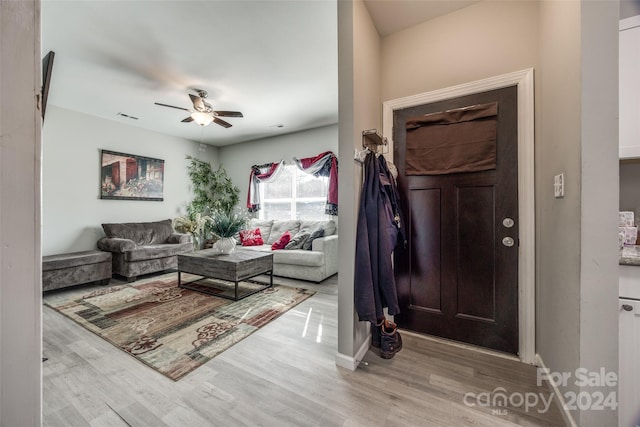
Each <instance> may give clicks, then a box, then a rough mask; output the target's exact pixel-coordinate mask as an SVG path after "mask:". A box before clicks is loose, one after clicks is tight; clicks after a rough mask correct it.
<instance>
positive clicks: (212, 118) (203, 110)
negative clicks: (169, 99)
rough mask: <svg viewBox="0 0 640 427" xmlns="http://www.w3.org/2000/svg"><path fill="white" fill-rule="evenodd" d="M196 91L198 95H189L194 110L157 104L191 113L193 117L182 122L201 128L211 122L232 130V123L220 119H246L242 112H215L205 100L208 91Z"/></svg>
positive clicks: (157, 103)
mask: <svg viewBox="0 0 640 427" xmlns="http://www.w3.org/2000/svg"><path fill="white" fill-rule="evenodd" d="M195 91H196V92H197V93H198V95H193V94H191V93H190V94H189V98H191V102H192V103H193V109H189V108H182V107H176V106H174V105H168V104H161V103H160V102H156V103H155V104H156V105H160V106H162V107H170V108H176V109H178V110H184V111H189V112H190V113H191V115H190V116H189V117H187V118H186V119H184V120H182V122H183V123H189V122H196V123H197V124H199V125H200V126H207V125H208V124H210V123H211V122H214V123H216V124H219V125H220V126H222V127H225V128H230V127H231V123H229V122H226V121H224V120H222V119H220V117H244V116H243V115H242V113H241V112H240V111H215V110H214V109H213V107H212V106H211V104H209V103H208V102H206V101H205V98H206V97H207V96H208V94H207V91H206V90H202V89H196V90H195Z"/></svg>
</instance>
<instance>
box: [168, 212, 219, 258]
mask: <svg viewBox="0 0 640 427" xmlns="http://www.w3.org/2000/svg"><path fill="white" fill-rule="evenodd" d="M211 222H213V219H212V218H211V217H210V216H208V215H202V214H201V213H200V212H198V213H195V214H194V215H193V217H191V216H189V215H185V216H180V217H178V218H176V219H174V220H173V228H174V229H175V230H176V231H179V232H181V233H191V236H192V237H193V249H195V250H198V249H202V237H203V233H204V230H205V227H206V226H207V225H208V224H211Z"/></svg>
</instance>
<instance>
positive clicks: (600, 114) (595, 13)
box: [579, 1, 619, 427]
mask: <svg viewBox="0 0 640 427" xmlns="http://www.w3.org/2000/svg"><path fill="white" fill-rule="evenodd" d="M616 3H617V2H602V1H599V2H598V1H596V2H593V1H584V2H581V10H580V21H581V35H582V39H581V51H580V53H581V70H582V73H581V79H580V80H581V91H582V92H581V99H580V102H581V111H582V117H581V126H580V131H581V142H582V144H581V153H580V166H581V228H580V252H581V253H580V255H581V259H580V364H579V366H580V367H581V368H584V369H587V370H588V371H589V372H599V371H600V369H602V368H604V370H605V371H607V372H618V316H619V314H618V310H619V308H618V272H619V268H618V257H619V252H618V241H617V237H616V233H617V231H618V230H617V224H618V221H617V218H616V214H617V211H618V183H619V171H618V164H619V163H618V162H619V160H618V94H619V92H618V7H617V6H618V5H617V4H616ZM616 390H617V387H615V386H614V387H602V388H597V387H593V386H588V385H586V386H582V387H581V389H580V391H581V392H583V393H589V394H591V395H592V396H593V395H594V393H595V392H596V391H600V392H602V393H603V395H604V396H607V395H609V393H612V392H615V391H616ZM579 424H580V426H582V427H600V426H612V427H613V426H616V425H617V424H618V423H617V411H614V410H610V409H609V410H604V411H602V410H597V409H592V410H588V411H581V412H580V418H579Z"/></svg>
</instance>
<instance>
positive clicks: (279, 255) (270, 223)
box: [238, 219, 338, 283]
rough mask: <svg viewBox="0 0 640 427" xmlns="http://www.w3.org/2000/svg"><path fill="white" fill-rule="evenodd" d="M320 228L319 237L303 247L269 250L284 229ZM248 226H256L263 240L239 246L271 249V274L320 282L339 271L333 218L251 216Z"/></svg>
mask: <svg viewBox="0 0 640 427" xmlns="http://www.w3.org/2000/svg"><path fill="white" fill-rule="evenodd" d="M318 227H320V228H322V230H323V232H322V237H319V238H316V239H314V240H313V241H311V242H309V245H305V249H278V250H272V249H271V244H272V243H273V242H275V241H276V240H277V239H278V238H279V237H280V236H281V235H282V233H284V232H285V231H289V233H290V234H291V236H295V235H297V234H298V233H299V232H300V233H304V232H305V231H307V232H309V233H311V232H313V231H315V230H317V229H318ZM246 228H247V229H255V228H259V229H260V233H261V235H262V239H263V241H264V243H265V244H264V245H261V246H240V245H238V249H241V250H250V251H260V252H270V253H273V274H274V275H275V276H282V277H290V278H293V279H300V280H307V281H311V282H317V283H319V282H322V281H323V280H324V279H326V278H327V277H330V276H333V275H334V274H336V273H337V272H338V235H337V234H336V233H337V225H336V223H335V221H333V220H326V221H304V220H302V221H297V220H291V221H278V220H276V221H274V220H259V219H252V220H250V221H249V224H247V227H246Z"/></svg>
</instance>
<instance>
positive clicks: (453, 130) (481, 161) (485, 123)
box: [405, 102, 498, 176]
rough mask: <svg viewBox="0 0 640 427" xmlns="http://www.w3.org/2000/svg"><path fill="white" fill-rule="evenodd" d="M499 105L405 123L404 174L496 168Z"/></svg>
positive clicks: (492, 104)
mask: <svg viewBox="0 0 640 427" xmlns="http://www.w3.org/2000/svg"><path fill="white" fill-rule="evenodd" d="M497 120H498V103H497V102H492V103H488V104H480V105H473V106H470V107H464V108H457V109H454V110H447V111H442V112H439V113H432V114H426V115H424V116H419V117H412V118H410V119H408V120H407V126H406V129H407V147H406V150H407V155H406V169H405V172H406V174H407V175H414V176H415V175H445V174H450V173H460V172H480V171H486V170H492V169H495V168H496V128H497Z"/></svg>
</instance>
